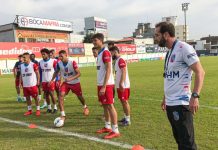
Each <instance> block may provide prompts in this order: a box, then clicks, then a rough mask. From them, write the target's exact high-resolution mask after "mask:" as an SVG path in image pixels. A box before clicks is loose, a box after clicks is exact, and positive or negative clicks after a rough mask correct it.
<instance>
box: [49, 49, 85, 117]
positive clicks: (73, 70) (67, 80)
mask: <svg viewBox="0 0 218 150" xmlns="http://www.w3.org/2000/svg"><path fill="white" fill-rule="evenodd" d="M59 58H60V60H61V61H59V62H58V64H57V69H56V71H55V73H54V74H53V77H52V80H54V79H55V78H56V76H57V75H58V73H59V72H60V74H61V77H62V78H63V79H64V81H63V83H62V84H61V87H60V95H59V100H58V101H59V107H60V111H61V118H62V119H63V120H65V118H66V114H65V111H64V96H66V95H67V94H68V93H69V91H70V90H71V91H72V92H73V93H74V94H76V96H77V98H78V99H79V100H80V102H81V104H82V105H83V113H84V115H85V116H88V115H89V109H88V107H87V105H86V103H85V99H84V97H83V94H82V89H81V85H80V80H79V77H80V76H81V73H80V70H79V67H78V66H77V63H76V62H75V61H71V60H69V59H68V58H67V52H66V51H65V50H61V51H60V52H59Z"/></svg>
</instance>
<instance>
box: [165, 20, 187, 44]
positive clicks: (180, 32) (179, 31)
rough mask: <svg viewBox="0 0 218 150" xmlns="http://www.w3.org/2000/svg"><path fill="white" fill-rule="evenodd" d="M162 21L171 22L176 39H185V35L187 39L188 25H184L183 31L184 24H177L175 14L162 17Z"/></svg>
mask: <svg viewBox="0 0 218 150" xmlns="http://www.w3.org/2000/svg"><path fill="white" fill-rule="evenodd" d="M162 21H166V22H169V23H172V24H173V25H174V26H175V36H176V38H177V39H179V40H181V41H185V35H186V36H187V38H186V39H187V40H188V39H189V34H188V33H189V32H188V31H189V30H188V26H187V25H186V31H185V25H178V23H177V22H178V21H177V16H169V17H162Z"/></svg>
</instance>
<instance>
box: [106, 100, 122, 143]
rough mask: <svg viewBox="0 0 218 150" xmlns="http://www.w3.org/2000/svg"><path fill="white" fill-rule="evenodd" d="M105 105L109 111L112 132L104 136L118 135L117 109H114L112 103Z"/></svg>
mask: <svg viewBox="0 0 218 150" xmlns="http://www.w3.org/2000/svg"><path fill="white" fill-rule="evenodd" d="M106 107H107V109H108V112H109V114H110V118H111V123H112V132H111V133H109V134H108V135H106V136H105V137H104V138H105V139H111V138H115V137H119V136H120V133H119V130H118V124H117V111H116V109H115V107H114V105H113V104H108V105H106Z"/></svg>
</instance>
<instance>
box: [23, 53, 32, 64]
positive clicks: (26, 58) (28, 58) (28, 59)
mask: <svg viewBox="0 0 218 150" xmlns="http://www.w3.org/2000/svg"><path fill="white" fill-rule="evenodd" d="M23 62H24V63H27V64H28V63H29V62H30V54H29V53H23Z"/></svg>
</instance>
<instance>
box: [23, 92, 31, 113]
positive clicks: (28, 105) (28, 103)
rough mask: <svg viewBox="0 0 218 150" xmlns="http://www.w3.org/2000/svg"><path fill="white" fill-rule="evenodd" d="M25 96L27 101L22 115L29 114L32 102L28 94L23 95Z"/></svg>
mask: <svg viewBox="0 0 218 150" xmlns="http://www.w3.org/2000/svg"><path fill="white" fill-rule="evenodd" d="M25 97H26V103H27V110H28V111H27V112H26V113H24V116H29V115H31V114H32V102H31V99H30V96H25Z"/></svg>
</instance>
